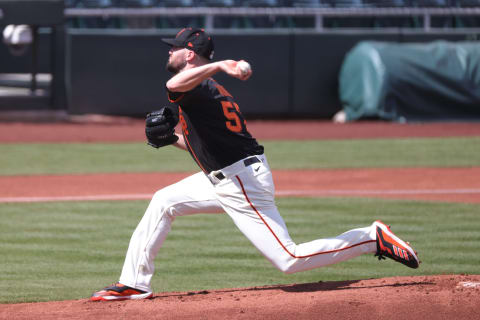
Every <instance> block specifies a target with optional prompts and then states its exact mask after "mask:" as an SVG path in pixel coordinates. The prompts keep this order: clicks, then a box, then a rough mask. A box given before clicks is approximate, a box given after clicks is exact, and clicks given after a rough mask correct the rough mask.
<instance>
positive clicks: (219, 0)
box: [196, 0, 241, 7]
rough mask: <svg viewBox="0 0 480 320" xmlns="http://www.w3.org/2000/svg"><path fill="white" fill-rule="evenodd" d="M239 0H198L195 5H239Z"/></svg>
mask: <svg viewBox="0 0 480 320" xmlns="http://www.w3.org/2000/svg"><path fill="white" fill-rule="evenodd" d="M240 2H241V1H240ZM240 2H239V1H235V0H199V1H197V4H196V5H197V6H199V7H235V6H239V5H240Z"/></svg>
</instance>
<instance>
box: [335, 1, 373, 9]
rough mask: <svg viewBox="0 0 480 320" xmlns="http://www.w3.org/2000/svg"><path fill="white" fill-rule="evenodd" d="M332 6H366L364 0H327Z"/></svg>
mask: <svg viewBox="0 0 480 320" xmlns="http://www.w3.org/2000/svg"><path fill="white" fill-rule="evenodd" d="M327 2H328V3H329V4H330V5H331V6H332V7H337V8H361V7H363V6H364V3H363V1H362V0H337V1H336V0H329V1H327Z"/></svg>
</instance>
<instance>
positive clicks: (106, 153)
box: [0, 137, 480, 175]
mask: <svg viewBox="0 0 480 320" xmlns="http://www.w3.org/2000/svg"><path fill="white" fill-rule="evenodd" d="M262 143H263V144H264V146H265V148H266V154H267V156H268V159H269V162H270V165H271V167H272V168H273V169H302V168H303V169H305V168H306V169H309V168H310V169H312V168H363V167H370V168H376V167H470V166H480V138H479V137H473V138H428V139H427V138H424V139H385V140H383V139H371V140H327V141H321V140H315V141H301V142H299V141H265V142H262ZM0 154H1V155H2V156H1V157H0V175H20V174H66V173H100V172H154V171H170V172H171V171H196V170H198V168H197V167H196V165H195V163H194V162H193V161H192V159H191V157H190V155H189V154H188V153H186V152H184V151H181V150H178V149H176V148H173V147H167V148H162V149H159V150H156V149H153V148H151V147H149V146H147V145H146V144H145V143H122V144H120V143H119V144H102V143H92V144H3V145H2V144H0Z"/></svg>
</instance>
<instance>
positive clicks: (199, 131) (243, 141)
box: [167, 78, 263, 173]
mask: <svg viewBox="0 0 480 320" xmlns="http://www.w3.org/2000/svg"><path fill="white" fill-rule="evenodd" d="M167 93H168V99H169V100H170V102H172V103H175V104H176V105H178V106H179V122H180V123H181V125H182V132H183V137H184V138H185V144H186V146H187V149H188V151H189V152H190V154H191V155H192V157H193V159H194V160H195V162H196V163H197V164H198V165H199V167H200V168H201V169H202V170H203V171H204V172H206V173H209V172H211V171H215V170H219V169H222V168H224V167H226V166H228V165H231V164H232V163H234V162H237V161H238V160H241V159H243V158H246V157H248V156H252V155H260V154H263V146H261V145H259V144H258V143H257V141H256V140H255V139H254V138H253V137H252V136H251V134H250V133H249V132H248V131H247V127H246V121H245V119H244V117H243V116H242V114H241V112H240V109H239V107H238V105H237V103H235V101H234V99H233V97H232V95H231V94H230V93H228V91H227V90H225V88H224V87H223V86H221V85H220V84H218V83H217V82H216V81H215V80H214V79H212V78H209V79H206V80H204V81H202V83H201V84H199V85H198V86H197V87H195V88H194V89H192V90H191V91H188V92H170V91H168V89H167Z"/></svg>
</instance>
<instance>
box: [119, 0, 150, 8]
mask: <svg viewBox="0 0 480 320" xmlns="http://www.w3.org/2000/svg"><path fill="white" fill-rule="evenodd" d="M155 4H156V1H155V0H120V1H118V2H117V6H118V7H122V8H150V7H153V6H155Z"/></svg>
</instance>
